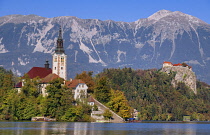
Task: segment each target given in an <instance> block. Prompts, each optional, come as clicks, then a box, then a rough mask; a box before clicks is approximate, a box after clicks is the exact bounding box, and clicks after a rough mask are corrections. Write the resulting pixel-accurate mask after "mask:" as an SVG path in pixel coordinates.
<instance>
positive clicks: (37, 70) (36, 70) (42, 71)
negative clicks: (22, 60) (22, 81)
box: [27, 67, 52, 79]
mask: <svg viewBox="0 0 210 135" xmlns="http://www.w3.org/2000/svg"><path fill="white" fill-rule="evenodd" d="M51 73H52V69H51V68H45V67H33V68H32V69H31V70H29V71H28V73H27V74H28V76H29V77H30V79H33V78H35V77H39V78H44V77H46V76H47V75H49V74H51Z"/></svg>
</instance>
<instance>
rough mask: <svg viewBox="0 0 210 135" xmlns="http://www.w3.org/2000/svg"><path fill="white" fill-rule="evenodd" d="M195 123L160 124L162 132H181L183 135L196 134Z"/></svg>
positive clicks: (166, 134) (165, 134) (168, 134)
mask: <svg viewBox="0 0 210 135" xmlns="http://www.w3.org/2000/svg"><path fill="white" fill-rule="evenodd" d="M196 125H197V124H183V123H179V124H175V123H171V124H162V126H163V127H162V129H163V134H164V135H171V133H173V134H183V135H196V128H197V127H196Z"/></svg>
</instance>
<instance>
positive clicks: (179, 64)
mask: <svg viewBox="0 0 210 135" xmlns="http://www.w3.org/2000/svg"><path fill="white" fill-rule="evenodd" d="M173 66H182V64H181V63H178V64H173Z"/></svg>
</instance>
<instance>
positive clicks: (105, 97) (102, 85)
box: [94, 77, 111, 103]
mask: <svg viewBox="0 0 210 135" xmlns="http://www.w3.org/2000/svg"><path fill="white" fill-rule="evenodd" d="M94 95H95V97H96V99H97V100H98V101H99V102H102V103H107V102H109V101H110V96H111V91H110V88H109V87H108V81H107V78H106V77H101V78H100V79H99V80H98V81H97V82H96V85H95V88H94Z"/></svg>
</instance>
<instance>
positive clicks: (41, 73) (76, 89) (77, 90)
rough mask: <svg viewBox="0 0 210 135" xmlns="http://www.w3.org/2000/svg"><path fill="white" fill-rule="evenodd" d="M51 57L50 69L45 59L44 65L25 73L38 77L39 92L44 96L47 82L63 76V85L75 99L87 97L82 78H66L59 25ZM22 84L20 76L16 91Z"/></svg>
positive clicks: (31, 77)
mask: <svg viewBox="0 0 210 135" xmlns="http://www.w3.org/2000/svg"><path fill="white" fill-rule="evenodd" d="M52 57H53V62H52V69H51V68H50V67H49V65H50V64H49V62H48V61H46V63H45V64H44V67H32V68H31V70H29V71H28V72H27V73H26V74H27V75H28V77H29V78H30V79H34V78H36V77H38V78H39V79H40V80H39V88H38V91H39V93H40V94H42V95H43V96H44V97H45V96H47V92H46V87H47V86H48V85H49V82H50V81H52V80H54V79H56V78H63V79H64V85H66V86H67V87H68V88H69V89H71V90H72V92H73V95H74V99H75V100H76V99H78V98H81V97H87V89H88V87H87V85H86V84H85V83H84V82H83V81H82V80H80V79H75V80H72V79H71V80H67V55H66V54H65V50H64V47H63V38H62V30H61V27H60V30H59V36H58V39H57V45H56V49H55V51H54V53H53V54H52ZM23 86H24V77H22V79H21V82H19V83H18V84H16V85H15V88H16V89H17V90H18V92H20V91H21V88H22V87H23Z"/></svg>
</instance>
